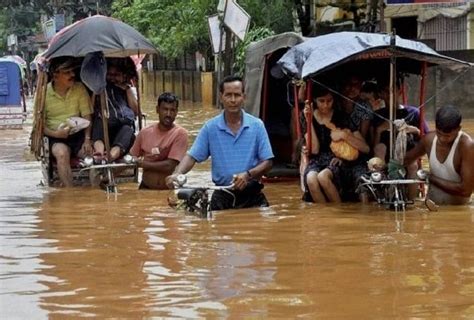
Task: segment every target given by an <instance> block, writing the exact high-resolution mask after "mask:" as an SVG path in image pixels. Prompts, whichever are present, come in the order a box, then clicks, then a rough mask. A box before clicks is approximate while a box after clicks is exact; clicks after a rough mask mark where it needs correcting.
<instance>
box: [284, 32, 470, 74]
mask: <svg viewBox="0 0 474 320" xmlns="http://www.w3.org/2000/svg"><path fill="white" fill-rule="evenodd" d="M391 57H395V58H397V65H398V66H399V67H398V68H399V71H400V72H406V73H412V74H419V73H420V72H421V65H422V64H421V62H426V63H428V66H432V65H443V66H445V67H447V68H449V69H452V70H463V69H466V68H471V67H472V66H473V64H472V63H469V62H466V61H462V60H458V59H454V58H451V57H448V56H444V55H441V54H439V53H437V52H436V51H435V50H433V49H431V48H430V47H428V46H427V45H426V44H424V43H422V42H419V41H414V40H407V39H403V38H400V37H399V36H391V35H389V34H380V33H365V32H336V33H331V34H326V35H322V36H318V37H314V38H310V39H308V40H307V41H305V42H303V43H300V44H298V45H296V46H294V47H293V48H291V49H289V50H288V51H287V52H286V53H285V54H284V55H283V56H282V57H281V59H280V60H279V61H278V65H279V66H280V68H281V69H282V71H283V72H284V73H286V74H287V75H288V76H290V77H293V78H297V79H306V78H308V77H312V76H315V75H317V74H320V73H323V72H325V71H327V70H330V69H332V68H334V67H337V66H340V65H342V64H345V63H348V62H353V61H372V62H375V63H380V61H381V60H383V59H385V60H389V58H391Z"/></svg>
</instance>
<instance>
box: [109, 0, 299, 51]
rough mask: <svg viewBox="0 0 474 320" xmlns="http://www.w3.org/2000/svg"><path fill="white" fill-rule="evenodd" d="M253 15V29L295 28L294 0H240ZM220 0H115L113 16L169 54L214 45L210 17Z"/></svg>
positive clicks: (287, 29) (203, 49) (202, 48)
mask: <svg viewBox="0 0 474 320" xmlns="http://www.w3.org/2000/svg"><path fill="white" fill-rule="evenodd" d="M238 3H239V4H240V5H241V6H242V7H243V8H244V9H245V10H246V11H247V12H248V13H249V14H250V16H251V29H253V28H258V27H266V28H268V29H270V30H272V31H274V32H276V33H279V32H284V31H289V30H292V29H293V18H292V9H293V6H294V1H291V0H268V1H261V0H239V1H238ZM217 4H218V0H160V1H155V0H135V1H131V0H115V1H114V4H113V6H112V8H113V10H114V13H113V15H114V16H116V17H117V18H119V19H121V20H123V21H125V22H127V23H129V24H131V25H132V26H134V27H135V28H137V29H138V30H139V31H140V32H141V33H143V34H144V35H145V36H146V37H148V38H149V39H150V40H151V41H152V42H153V43H154V44H155V45H156V46H157V47H158V48H159V49H160V51H161V52H162V54H163V55H165V56H167V57H177V56H179V55H182V54H184V53H185V52H190V51H193V50H200V51H202V52H206V51H207V50H208V49H209V48H210V41H209V33H208V25H207V18H206V17H207V16H209V15H212V14H215V13H217V12H216V11H217Z"/></svg>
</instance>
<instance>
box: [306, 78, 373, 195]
mask: <svg viewBox="0 0 474 320" xmlns="http://www.w3.org/2000/svg"><path fill="white" fill-rule="evenodd" d="M313 98H314V105H315V109H314V112H311V111H312V110H311V106H310V104H309V103H307V104H306V106H305V108H304V114H305V116H306V118H311V122H312V126H311V139H309V136H308V133H307V134H306V137H305V138H306V141H310V140H311V147H310V148H305V149H304V150H303V152H306V153H309V163H308V166H307V168H306V170H305V172H304V187H305V192H304V195H303V200H305V201H310V202H311V201H313V202H317V203H325V202H341V194H340V192H339V190H340V189H341V168H342V166H346V165H350V161H345V160H344V159H342V158H341V157H337V156H336V154H338V153H339V152H338V147H337V145H339V146H341V145H344V148H352V149H353V150H351V152H350V153H352V154H354V153H357V154H358V152H359V151H361V152H364V153H367V152H368V151H369V147H368V145H367V143H366V142H365V140H364V138H362V136H361V134H360V133H359V132H358V131H356V132H351V131H350V130H349V129H347V125H346V119H345V118H346V117H345V116H344V113H343V112H341V111H340V110H339V109H338V108H336V107H335V103H334V96H333V94H332V93H331V92H330V91H329V90H328V89H327V88H326V87H322V86H315V87H314V93H313ZM336 142H339V143H336Z"/></svg>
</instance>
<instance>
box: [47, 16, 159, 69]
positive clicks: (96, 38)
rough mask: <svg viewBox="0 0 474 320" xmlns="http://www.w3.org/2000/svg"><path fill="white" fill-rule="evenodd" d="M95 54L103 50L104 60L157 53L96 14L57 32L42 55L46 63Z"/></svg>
mask: <svg viewBox="0 0 474 320" xmlns="http://www.w3.org/2000/svg"><path fill="white" fill-rule="evenodd" d="M96 51H102V52H103V53H104V55H105V56H106V57H127V56H131V55H135V54H138V53H140V54H147V53H149V54H152V53H157V50H156V48H155V47H154V46H153V44H151V42H150V41H149V40H147V39H146V38H145V37H144V36H143V35H142V34H141V33H139V32H138V31H137V30H135V29H134V28H132V27H131V26H129V25H128V24H126V23H124V22H122V21H120V20H117V19H114V18H110V17H105V16H101V15H96V16H92V17H88V18H85V19H82V20H80V21H77V22H76V23H74V24H72V25H70V26H68V27H66V28H64V29H63V30H61V31H60V32H58V33H57V34H56V35H55V36H54V37H53V39H51V41H50V43H49V47H48V49H47V50H46V52H45V53H44V55H43V56H44V57H45V58H46V59H48V60H49V59H52V58H55V57H60V56H73V57H84V56H85V55H86V54H88V53H90V52H96Z"/></svg>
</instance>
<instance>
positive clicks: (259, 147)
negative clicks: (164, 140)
mask: <svg viewBox="0 0 474 320" xmlns="http://www.w3.org/2000/svg"><path fill="white" fill-rule="evenodd" d="M219 91H220V101H221V103H222V105H223V106H224V111H223V112H222V113H221V114H219V115H218V116H216V117H214V118H212V119H210V120H209V121H207V122H206V123H205V124H204V126H203V127H202V128H201V130H200V131H199V134H198V136H197V137H196V140H195V141H194V144H193V146H192V147H191V149H190V150H189V151H188V153H187V154H186V156H185V157H184V158H183V160H182V161H181V162H180V164H179V166H178V167H177V168H176V170H175V173H174V174H173V175H171V176H168V177H167V178H166V183H167V185H168V187H169V188H173V185H174V181H176V177H177V176H178V175H179V174H185V173H187V172H188V171H190V170H191V169H192V167H193V166H194V164H195V163H196V162H202V161H205V160H206V159H207V158H209V157H211V158H212V169H211V170H212V181H213V182H214V183H215V184H216V185H218V186H226V185H230V184H232V183H233V184H234V187H233V190H231V193H232V194H230V193H229V192H226V191H220V190H217V191H215V192H214V193H213V195H212V199H211V210H223V209H231V208H249V207H259V206H268V202H267V199H266V198H265V195H264V194H263V193H262V191H261V190H262V189H263V184H261V183H260V181H259V180H260V178H261V177H262V176H263V175H264V174H265V173H267V172H268V171H269V170H270V169H271V166H272V159H273V157H274V156H273V152H272V149H271V145H270V140H269V139H268V134H267V132H266V130H265V126H264V124H263V122H262V121H261V120H260V119H258V118H256V117H254V116H252V115H250V114H248V113H246V112H245V111H244V110H242V108H243V104H244V101H245V94H244V85H243V82H242V78H240V77H238V76H228V77H226V78H224V80H223V81H222V82H221V83H220V85H219Z"/></svg>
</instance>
